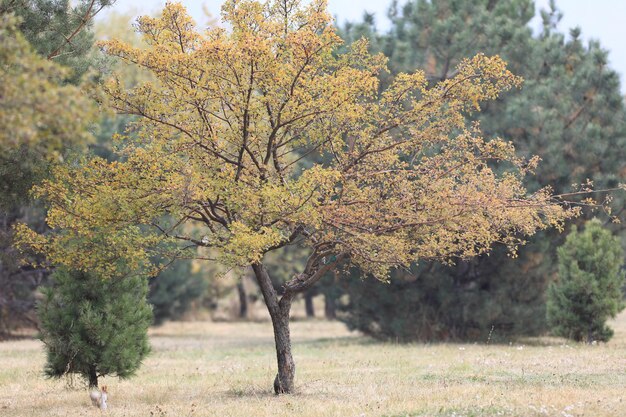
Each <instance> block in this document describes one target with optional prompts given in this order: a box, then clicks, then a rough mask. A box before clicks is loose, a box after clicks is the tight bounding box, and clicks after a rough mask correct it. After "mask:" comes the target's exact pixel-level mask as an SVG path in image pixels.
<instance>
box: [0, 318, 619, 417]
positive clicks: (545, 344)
mask: <svg viewBox="0 0 626 417" xmlns="http://www.w3.org/2000/svg"><path fill="white" fill-rule="evenodd" d="M611 326H612V327H613V328H614V329H615V333H616V334H615V337H614V338H613V340H611V341H610V342H609V343H607V344H599V345H594V346H588V345H582V344H576V343H571V342H565V341H564V340H561V339H533V340H525V341H520V342H517V343H513V344H510V345H491V344H431V345H423V344H414V345H399V344H395V343H379V342H375V341H373V340H371V339H369V338H366V337H363V336H360V335H358V334H356V333H350V332H348V331H347V330H346V329H345V327H344V326H343V325H342V324H341V323H336V322H326V321H317V320H313V321H295V322H293V323H292V335H293V341H294V354H295V361H296V366H297V373H296V386H297V393H296V394H294V395H287V396H280V397H276V396H274V395H273V394H272V382H273V380H274V375H275V367H276V364H275V354H274V350H273V339H272V334H271V327H270V324H269V323H268V322H253V323H250V322H238V323H214V322H190V323H168V324H166V325H164V326H162V327H159V328H155V329H153V330H151V343H152V346H153V353H152V354H151V355H150V356H149V357H148V358H147V359H146V361H145V363H144V365H143V366H142V368H141V370H140V371H139V373H138V374H137V376H136V377H135V378H133V379H131V380H127V381H119V380H117V379H116V378H105V379H103V380H102V381H101V383H104V384H107V385H108V386H109V401H108V402H109V410H108V412H107V414H108V415H110V416H246V417H251V416H253V417H257V416H315V417H317V416H347V417H361V416H367V417H370V416H390V417H391V416H394V417H395V416H397V417H400V416H450V417H452V416H455V417H459V416H559V417H568V416H592V417H602V416H611V417H621V416H625V415H626V313H623V314H622V315H620V316H619V317H618V318H617V320H615V321H613V322H612V323H611ZM44 359H45V355H44V352H43V348H42V345H41V343H40V342H38V341H36V340H33V339H24V340H14V341H8V342H3V343H0V416H13V417H21V416H37V417H39V416H98V415H101V414H100V413H101V412H100V411H99V410H97V409H95V408H93V407H92V406H91V405H90V401H89V395H88V394H87V391H86V389H85V388H84V386H81V384H80V383H79V382H78V381H75V384H74V387H70V386H68V382H67V381H51V380H46V379H44V378H43V377H42V365H43V362H44Z"/></svg>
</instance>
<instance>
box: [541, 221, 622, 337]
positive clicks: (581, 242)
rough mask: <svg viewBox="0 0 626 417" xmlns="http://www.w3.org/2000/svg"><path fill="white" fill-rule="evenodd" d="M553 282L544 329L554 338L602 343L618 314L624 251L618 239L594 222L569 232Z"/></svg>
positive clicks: (560, 249) (610, 335) (559, 251)
mask: <svg viewBox="0 0 626 417" xmlns="http://www.w3.org/2000/svg"><path fill="white" fill-rule="evenodd" d="M558 257H559V279H558V281H556V282H554V283H553V284H552V285H551V286H550V289H549V290H548V308H547V316H548V323H549V325H550V326H551V328H552V332H553V333H554V334H555V335H557V336H562V337H567V338H569V339H573V340H576V341H579V342H580V341H585V342H587V343H591V342H593V341H596V340H597V341H602V342H606V341H607V340H609V339H610V338H611V337H612V336H613V330H612V329H611V328H609V327H608V326H607V325H606V321H607V319H609V318H611V317H615V315H616V314H617V313H619V312H620V311H621V310H622V309H623V308H624V303H623V297H624V295H623V294H622V286H623V285H624V276H625V274H624V271H623V270H622V266H623V265H624V251H623V250H622V247H621V246H620V239H619V238H617V237H614V236H612V235H611V232H609V231H608V230H605V229H603V228H602V224H601V223H600V221H598V220H596V219H594V220H591V221H590V222H588V223H587V225H586V227H585V230H584V231H582V232H579V231H578V230H577V229H576V228H575V227H574V230H573V231H572V232H571V233H570V234H569V235H568V236H567V239H566V241H565V244H564V245H563V246H561V247H560V248H559V249H558Z"/></svg>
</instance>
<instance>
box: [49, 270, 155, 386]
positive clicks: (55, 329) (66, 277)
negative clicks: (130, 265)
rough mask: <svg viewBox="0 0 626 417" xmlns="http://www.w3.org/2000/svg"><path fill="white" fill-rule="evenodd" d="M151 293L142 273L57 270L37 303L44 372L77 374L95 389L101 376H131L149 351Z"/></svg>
mask: <svg viewBox="0 0 626 417" xmlns="http://www.w3.org/2000/svg"><path fill="white" fill-rule="evenodd" d="M147 292H148V283H147V280H146V279H145V278H142V277H140V276H130V277H124V278H118V277H110V278H102V277H99V276H96V275H93V274H89V273H84V272H80V271H68V270H67V269H64V268H62V269H58V270H57V271H56V272H55V273H54V274H53V275H52V285H51V286H50V287H48V288H45V289H43V293H44V298H43V300H42V301H41V302H40V304H39V306H38V314H39V319H40V321H41V325H40V330H41V333H40V339H41V340H42V341H43V343H44V344H45V346H46V351H47V363H46V366H45V374H46V375H47V376H48V377H52V378H60V377H62V376H66V375H68V376H69V375H71V374H78V375H79V376H80V377H82V378H84V379H85V380H86V381H87V382H88V383H89V386H90V387H97V386H98V377H100V376H105V375H111V376H118V377H120V378H128V377H130V376H132V375H133V374H134V373H135V371H137V369H138V368H139V366H140V365H141V361H142V360H143V358H144V357H145V356H146V355H147V354H148V352H149V351H150V347H149V344H148V336H147V330H148V327H149V326H150V324H151V322H152V310H151V308H150V306H149V305H148V303H147V301H146V295H147Z"/></svg>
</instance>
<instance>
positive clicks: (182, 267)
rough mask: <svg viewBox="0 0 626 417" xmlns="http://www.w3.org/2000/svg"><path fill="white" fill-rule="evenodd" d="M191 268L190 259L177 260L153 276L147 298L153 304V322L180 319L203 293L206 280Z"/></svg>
mask: <svg viewBox="0 0 626 417" xmlns="http://www.w3.org/2000/svg"><path fill="white" fill-rule="evenodd" d="M192 269H193V267H192V261H190V260H188V259H186V260H178V261H176V262H174V263H173V265H172V266H170V267H169V268H168V269H165V270H163V271H161V272H160V273H159V274H158V275H157V276H156V277H154V278H153V280H152V282H151V283H150V294H149V298H148V300H149V301H150V304H152V306H153V311H154V323H155V324H157V325H158V324H162V323H163V322H164V321H165V320H167V319H171V320H176V319H180V318H181V317H182V316H183V315H184V314H185V313H186V312H187V311H188V310H189V308H190V307H191V305H192V303H193V302H194V301H195V300H198V299H200V297H201V296H202V295H203V294H204V292H205V290H206V288H207V281H206V280H204V279H203V278H202V275H201V274H200V273H199V272H197V271H195V272H194V271H193V270H192Z"/></svg>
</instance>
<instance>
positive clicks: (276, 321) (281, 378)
mask: <svg viewBox="0 0 626 417" xmlns="http://www.w3.org/2000/svg"><path fill="white" fill-rule="evenodd" d="M252 268H253V270H254V275H255V276H256V279H257V282H258V283H259V287H260V288H261V293H262V294H263V299H264V300H265V305H266V306H267V310H268V311H269V313H270V317H271V319H272V326H273V328H274V342H275V344H276V359H277V361H278V374H277V375H276V378H275V379H274V392H275V393H276V394H290V393H293V391H294V377H295V375H296V365H295V363H294V361H293V356H292V355H291V337H290V334H289V310H290V309H291V296H290V295H287V294H286V295H285V296H283V297H282V298H281V299H280V302H279V301H278V295H277V293H276V290H275V289H274V286H273V285H272V280H271V279H270V276H269V274H268V273H267V270H266V269H265V267H264V266H263V264H261V263H258V264H254V265H252Z"/></svg>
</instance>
